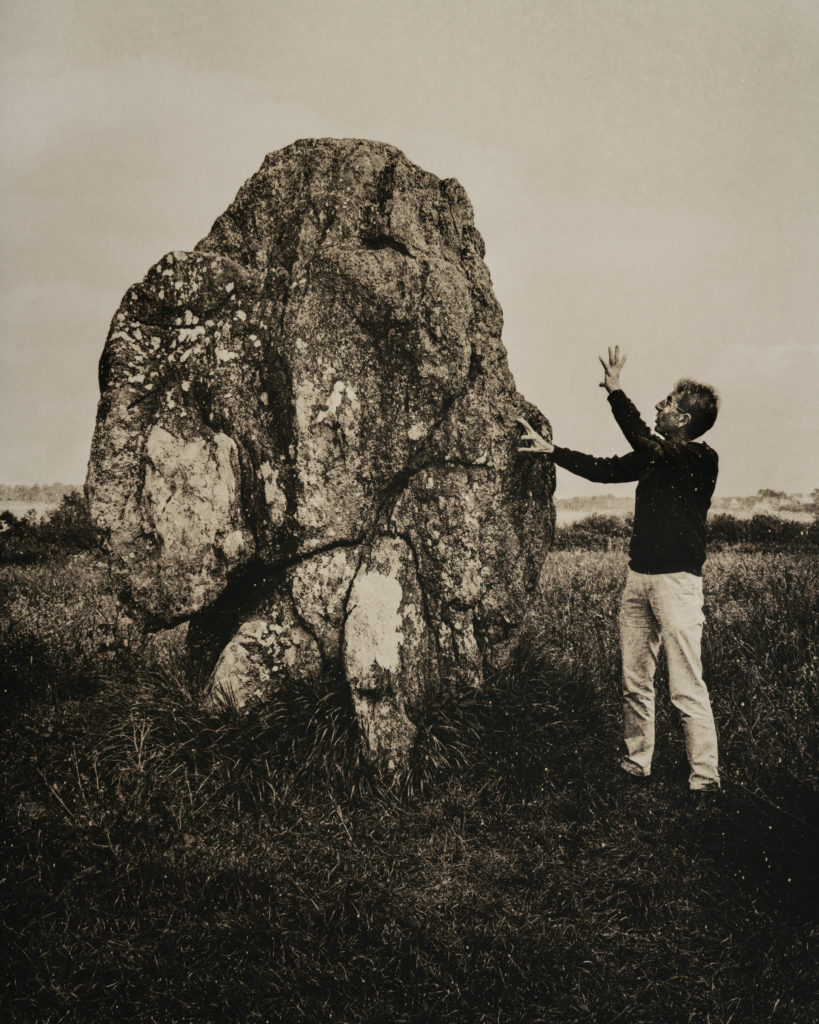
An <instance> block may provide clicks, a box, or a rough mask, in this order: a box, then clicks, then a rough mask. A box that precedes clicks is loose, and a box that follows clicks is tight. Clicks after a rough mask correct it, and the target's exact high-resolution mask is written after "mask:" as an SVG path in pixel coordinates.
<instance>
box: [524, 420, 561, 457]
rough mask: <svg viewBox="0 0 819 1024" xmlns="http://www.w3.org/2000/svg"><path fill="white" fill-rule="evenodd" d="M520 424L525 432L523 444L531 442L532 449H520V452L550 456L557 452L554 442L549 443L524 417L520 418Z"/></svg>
mask: <svg viewBox="0 0 819 1024" xmlns="http://www.w3.org/2000/svg"><path fill="white" fill-rule="evenodd" d="M518 423H519V424H520V425H521V426H522V427H523V430H524V434H523V437H521V439H520V440H521V444H522V443H523V442H524V441H531V447H527V448H518V451H519V452H536V453H537V454H544V455H549V454H550V453H551V452H553V451H554V450H555V446H554V445H553V444H552V442H551V441H547V440H546V438H545V437H543V436H542V435H541V434H539V433H538V432H537V431H536V430H535V428H534V427H533V426H532V425H531V424H530V423H527V422H526V420H525V419H524V418H523V417H522V416H518Z"/></svg>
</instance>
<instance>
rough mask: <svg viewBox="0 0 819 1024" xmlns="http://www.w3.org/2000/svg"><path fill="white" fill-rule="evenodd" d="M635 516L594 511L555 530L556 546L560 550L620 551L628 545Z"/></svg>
mask: <svg viewBox="0 0 819 1024" xmlns="http://www.w3.org/2000/svg"><path fill="white" fill-rule="evenodd" d="M633 524H634V517H633V516H616V515H610V516H608V515H601V514H599V513H596V512H595V513H592V515H590V516H585V517H584V518H583V519H578V520H577V522H574V523H570V524H569V525H567V526H559V527H558V528H557V530H555V543H554V547H555V549H556V550H558V551H566V550H568V549H570V548H581V549H582V550H584V551H620V550H624V549H625V548H627V547H628V540H629V537H630V536H631V529H632V526H633Z"/></svg>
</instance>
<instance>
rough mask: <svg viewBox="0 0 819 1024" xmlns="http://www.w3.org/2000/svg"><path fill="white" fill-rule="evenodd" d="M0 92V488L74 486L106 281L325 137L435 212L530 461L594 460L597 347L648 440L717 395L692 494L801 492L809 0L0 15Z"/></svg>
mask: <svg viewBox="0 0 819 1024" xmlns="http://www.w3.org/2000/svg"><path fill="white" fill-rule="evenodd" d="M0 72H1V73H2V100H1V101H0V102H1V104H2V105H1V107H0V118H1V121H0V124H1V128H0V130H1V131H2V140H3V141H2V151H1V152H0V167H1V168H2V172H1V173H2V179H1V180H2V193H1V194H2V211H1V212H2V223H3V243H2V264H0V267H1V271H0V289H1V290H2V296H0V360H1V361H2V372H1V373H0V436H2V445H0V482H4V483H33V482H50V481H55V480H61V481H64V482H67V483H81V482H82V480H83V478H84V476H85V466H86V461H87V457H88V450H89V446H90V440H91V433H92V429H93V422H94V414H95V408H96V400H97V384H96V363H97V360H98V358H99V355H100V353H101V351H102V346H103V343H104V341H105V336H106V333H107V329H108V323H109V320H110V318H111V316H112V314H113V313H114V311H115V309H116V307H117V305H118V303H119V300H120V298H121V296H122V294H123V293H124V292H125V290H126V289H127V288H128V286H129V285H130V284H131V283H133V282H134V281H137V280H140V279H141V278H142V276H143V275H144V273H145V272H146V271H147V269H148V267H149V266H150V265H151V264H152V263H153V262H155V261H156V260H157V259H158V258H159V257H160V256H162V255H163V254H164V253H165V252H167V251H169V250H172V249H190V248H192V247H193V246H194V245H195V243H196V242H197V241H198V240H199V239H200V238H201V237H202V236H203V235H205V234H206V233H207V232H208V230H209V229H210V226H211V224H212V222H213V220H214V219H215V218H216V216H218V214H219V213H221V212H222V210H223V209H224V208H225V207H226V206H227V205H228V203H229V202H230V201H231V200H232V198H233V196H234V195H235V193H236V191H237V189H238V188H239V186H240V185H241V184H242V182H243V181H244V180H245V179H246V178H248V177H249V176H250V175H251V174H252V173H254V172H255V171H256V170H257V168H258V167H259V165H260V164H261V162H262V159H263V157H264V155H265V154H266V153H267V152H269V151H271V150H274V149H278V148H280V147H282V146H284V145H287V144H288V143H290V142H292V141H293V140H294V139H297V138H303V137H307V136H345V137H363V138H371V139H378V140H381V141H385V142H389V143H391V144H393V145H395V146H398V147H399V148H400V149H402V150H403V151H404V152H405V153H406V154H407V156H408V157H409V158H410V159H411V160H413V161H415V162H416V163H418V164H420V165H421V166H422V167H424V168H425V169H427V170H429V171H432V172H434V173H435V174H437V175H439V176H441V177H456V178H457V179H458V180H459V181H460V182H461V184H462V185H463V186H464V187H465V189H466V190H467V192H468V194H469V196H470V198H471V200H472V202H473V205H474V208H475V217H476V222H477V225H478V227H479V229H480V231H481V232H482V234H483V236H484V238H485V241H486V246H487V257H486V259H487V263H488V265H489V268H490V271H491V273H492V278H493V281H494V284H495V289H496V292H497V295H498V298H499V300H500V302H501V304H502V306H503V309H504V314H505V329H504V341H505V344H506V347H507V349H508V352H509V359H510V363H511V367H512V370H513V373H514V374H515V377H516V380H517V382H518V387H519V388H520V390H521V391H522V392H523V393H524V394H525V395H526V396H527V397H528V398H529V399H530V400H531V401H533V402H535V403H536V404H537V405H539V406H540V407H541V409H542V410H543V411H544V413H545V414H546V415H547V416H548V417H549V418H550V420H551V422H552V425H553V428H554V433H555V438H556V440H558V441H559V443H561V444H564V445H567V446H570V447H575V448H579V449H582V450H586V451H592V452H594V453H595V454H601V455H602V454H614V453H617V452H622V451H623V450H624V442H623V440H622V438H621V437H620V436H619V434H618V431H617V428H616V426H615V425H614V423H613V421H612V420H611V417H610V414H609V411H608V407H607V404H606V402H605V396H604V393H603V392H602V391H601V390H600V389H599V388H598V386H597V384H598V381H599V379H600V368H599V364H598V362H597V356H598V354H599V353H601V352H603V351H604V350H605V348H606V346H607V345H609V344H619V345H621V346H622V347H623V348H624V349H625V350H626V351H627V352H628V354H629V360H628V364H627V366H626V370H625V373H624V377H623V383H624V387H625V388H626V390H627V392H628V393H629V394H630V395H631V396H632V397H633V398H634V400H635V401H636V402H637V404H638V405H639V406H640V408H641V409H642V410H643V411H644V414H646V416H647V417H649V418H650V421H652V422H653V415H652V407H653V404H654V402H656V401H657V399H659V398H660V397H663V396H664V395H665V394H666V393H667V392H668V390H669V389H670V387H671V385H672V383H673V381H674V380H675V379H676V378H677V377H679V376H682V375H686V376H694V377H698V378H701V379H704V380H706V381H709V382H711V383H713V384H714V385H716V387H717V388H718V389H719V390H720V392H721V393H722V396H723V411H722V414H721V417H720V420H719V421H718V423H717V425H716V427H715V428H714V430H713V431H712V433H711V435H710V437H709V440H711V443H712V444H713V445H714V447H716V448H717V450H718V451H719V452H720V455H721V476H720V480H719V484H718V490H717V494H718V495H744V494H751V493H754V492H755V491H757V490H758V489H760V488H774V489H777V490H784V491H788V492H809V491H811V490H812V489H813V488H815V487H817V486H819V455H817V445H816V438H817V437H819V402H817V397H816V396H817V393H819V340H818V339H817V323H819V315H817V314H819V288H817V279H819V174H817V171H816V168H817V164H818V163H819V6H817V5H816V4H815V3H814V2H813V0H783V2H768V0H724V2H720V3H713V2H712V0H707V2H705V0H688V2H686V3H685V4H679V3H677V2H673V0H655V2H649V0H629V2H613V0H610V2H602V0H598V2H593V0H573V2H570V0H539V2H535V0H504V2H503V3H501V2H500V0H492V2H487V0H443V2H442V0H435V2H428V0H413V2H409V0H337V2H330V0H318V2H310V0H275V2H270V0H268V2H264V0H237V2H233V3H231V4H230V5H226V4H217V3H215V2H193V0H180V2H174V0H171V2H167V3H164V4H162V5H160V4H159V3H148V2H144V0H142V2H140V0H136V2H133V3H129V4H128V5H124V4H122V5H121V4H114V5H112V4H111V3H110V2H103V0H61V2H60V3H59V4H54V3H44V2H41V0H25V2H24V0H5V2H4V3H3V5H2V7H1V8H0ZM510 429H513V427H512V426H511V425H510ZM632 486H633V485H623V486H622V487H620V488H617V489H615V491H616V492H619V493H627V492H629V491H630V490H631V488H632ZM600 490H601V488H600V485H596V484H590V483H587V482H585V481H583V480H580V479H579V478H577V477H573V476H571V475H569V474H567V473H563V472H561V473H560V475H559V478H558V492H557V493H558V496H569V495H573V494H592V493H598V492H599V491H600Z"/></svg>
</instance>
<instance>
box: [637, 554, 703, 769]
mask: <svg viewBox="0 0 819 1024" xmlns="http://www.w3.org/2000/svg"><path fill="white" fill-rule="evenodd" d="M704 621H705V616H704V615H703V610H702V578H701V577H699V576H694V575H693V574H692V573H688V572H671V573H661V574H658V575H656V576H655V575H648V574H645V573H638V572H634V570H633V569H629V571H628V578H627V580H626V587H625V590H624V591H623V597H622V601H621V604H620V648H621V652H622V658H623V724H624V729H625V744H626V755H625V757H624V758H623V760H622V762H621V764H622V767H623V768H624V769H625V770H626V771H627V772H631V774H632V775H650V774H651V759H652V756H653V754H654V673H655V670H656V668H657V654H658V652H659V649H660V643H661V642H662V645H663V648H664V649H665V656H666V661H667V662H668V689H669V693H670V696H671V702H672V704H673V705H674V706H675V707H676V709H677V710H678V711H679V713H680V718H681V720H682V727H683V733H684V735H685V749H686V753H687V755H688V764H689V768H690V774H689V777H688V784H689V786H690V788H691V789H714V788H718V787H719V772H718V770H717V732H716V728H715V726H714V715H713V713H712V711H711V701H710V698H709V696H708V690H707V688H706V686H705V682H704V681H703V678H702V658H701V642H702V625H703V622H704Z"/></svg>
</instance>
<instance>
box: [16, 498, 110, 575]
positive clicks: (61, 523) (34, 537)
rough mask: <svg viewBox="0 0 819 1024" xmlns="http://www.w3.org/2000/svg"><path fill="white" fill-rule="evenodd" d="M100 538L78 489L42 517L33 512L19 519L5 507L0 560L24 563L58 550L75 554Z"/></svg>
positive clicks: (59, 552)
mask: <svg viewBox="0 0 819 1024" xmlns="http://www.w3.org/2000/svg"><path fill="white" fill-rule="evenodd" d="M99 541H100V537H99V531H98V530H97V529H96V527H95V526H94V524H93V523H92V521H91V515H90V513H89V510H88V502H87V500H86V498H85V495H84V494H83V493H82V492H81V491H72V492H70V493H69V494H66V495H64V497H63V499H62V501H61V502H60V504H59V505H58V506H57V508H56V509H54V511H53V512H51V513H49V514H48V515H46V516H45V517H44V518H43V519H39V518H38V517H37V516H36V515H34V514H33V513H29V514H28V515H26V516H23V518H22V519H19V518H18V517H17V516H15V515H13V514H12V513H11V512H8V511H7V512H3V513H0V563H6V564H16V565H25V564H30V563H32V562H37V561H40V560H41V559H44V558H54V557H56V556H58V555H60V554H65V555H70V554H77V553H78V552H80V551H89V550H91V549H92V548H94V547H96V546H97V545H98V544H99Z"/></svg>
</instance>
